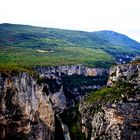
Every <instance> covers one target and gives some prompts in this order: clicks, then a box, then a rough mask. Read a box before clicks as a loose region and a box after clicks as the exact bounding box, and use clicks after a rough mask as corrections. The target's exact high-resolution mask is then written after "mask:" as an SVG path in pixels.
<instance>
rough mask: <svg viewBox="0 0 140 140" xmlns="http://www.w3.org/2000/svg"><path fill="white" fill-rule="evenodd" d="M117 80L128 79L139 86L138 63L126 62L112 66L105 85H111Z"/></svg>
mask: <svg viewBox="0 0 140 140" xmlns="http://www.w3.org/2000/svg"><path fill="white" fill-rule="evenodd" d="M119 81H128V82H129V83H132V84H134V85H137V86H140V64H127V65H118V66H115V67H112V68H111V70H110V77H109V80H108V83H107V85H109V86H112V85H113V84H114V83H116V82H119Z"/></svg>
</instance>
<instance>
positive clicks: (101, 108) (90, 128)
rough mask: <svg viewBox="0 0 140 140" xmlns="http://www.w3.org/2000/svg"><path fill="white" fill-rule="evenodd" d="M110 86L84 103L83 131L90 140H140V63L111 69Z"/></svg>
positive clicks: (86, 98) (82, 113)
mask: <svg viewBox="0 0 140 140" xmlns="http://www.w3.org/2000/svg"><path fill="white" fill-rule="evenodd" d="M107 85H109V86H111V87H106V88H104V89H102V90H100V91H98V92H95V93H93V94H92V95H91V96H90V97H85V98H84V99H83V101H81V103H80V106H79V112H80V116H81V117H80V118H81V122H80V123H81V130H82V132H83V133H85V135H86V138H87V139H90V140H97V139H98V140H138V139H140V64H127V65H118V66H115V67H113V68H111V71H110V77H109V80H108V84H107Z"/></svg>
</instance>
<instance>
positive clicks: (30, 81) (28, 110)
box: [0, 72, 55, 140]
mask: <svg viewBox="0 0 140 140" xmlns="http://www.w3.org/2000/svg"><path fill="white" fill-rule="evenodd" d="M54 125H55V124H54V112H53V110H52V105H51V103H50V101H49V98H48V96H47V95H46V93H44V92H43V86H39V85H38V84H37V81H36V80H35V79H34V78H33V77H32V76H30V75H29V74H27V73H25V72H20V73H18V74H17V75H15V74H14V75H5V74H3V73H1V74H0V139H6V140H7V139H20V140H22V139H27V140H53V139H54Z"/></svg>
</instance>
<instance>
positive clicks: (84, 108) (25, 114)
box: [0, 64, 140, 140]
mask: <svg viewBox="0 0 140 140" xmlns="http://www.w3.org/2000/svg"><path fill="white" fill-rule="evenodd" d="M34 70H35V72H36V73H37V76H31V75H30V74H29V73H27V72H24V71H21V72H17V73H15V72H14V73H8V74H7V73H3V72H1V73H0V139H4V140H5V139H21V140H22V139H27V140H53V139H55V140H57V138H58V137H57V135H56V129H62V128H58V125H57V126H56V117H57V116H58V115H59V116H58V118H57V119H58V121H59V123H60V122H61V121H60V120H62V121H64V123H65V124H66V125H67V126H68V127H69V124H68V121H70V120H66V118H65V119H64V118H63V117H61V113H65V112H69V110H71V109H73V107H74V106H75V105H76V104H77V103H79V105H78V109H77V110H76V111H75V110H74V113H73V114H72V115H73V117H74V116H78V118H77V120H76V121H77V122H76V123H77V124H79V129H80V131H81V133H83V134H84V135H85V138H86V139H91V140H96V139H101V140H105V139H111V140H112V139H114V140H119V139H124V140H126V139H129V138H130V139H132V140H137V139H139V138H140V135H139V134H140V125H139V124H140V123H139V122H140V108H139V107H140V104H139V103H140V94H139V88H140V64H127V65H118V66H114V67H112V68H111V69H110V72H109V70H108V69H104V68H88V67H86V66H84V65H80V64H79V65H70V66H50V67H49V66H48V67H35V68H34ZM108 76H109V78H108ZM107 80H108V82H107ZM81 81H82V83H81ZM121 82H127V83H128V84H130V85H129V87H131V88H130V89H132V90H130V93H127V92H126V91H125V92H123V93H121V94H120V96H119V97H117V98H115V99H114V100H108V99H107V100H105V99H106V96H105V98H103V100H100V99H99V100H94V101H92V102H91V101H90V100H91V99H90V98H91V97H90V96H91V95H90V94H88V93H89V92H91V91H93V90H97V89H98V90H99V89H100V88H102V87H103V88H106V87H105V86H106V83H107V86H108V88H111V87H114V86H115V85H116V84H117V83H121ZM122 85H123V84H122ZM126 85H127V84H126ZM127 86H128V85H127ZM127 86H125V87H127ZM117 88H118V87H116V90H117ZM121 88H122V87H121ZM101 90H102V89H101ZM108 98H109V99H110V98H113V97H112V94H111V95H110V94H109V95H108ZM77 114H78V115H77ZM59 117H60V118H59ZM63 119H64V120H63ZM72 119H73V118H72V117H71V120H72ZM59 126H60V127H61V126H62V125H60V124H59ZM61 132H62V133H63V130H61ZM69 135H70V137H71V139H72V140H74V139H76V137H75V135H74V134H73V137H72V134H71V130H70V134H69ZM77 140H78V139H77Z"/></svg>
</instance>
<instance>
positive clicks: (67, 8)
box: [0, 0, 140, 42]
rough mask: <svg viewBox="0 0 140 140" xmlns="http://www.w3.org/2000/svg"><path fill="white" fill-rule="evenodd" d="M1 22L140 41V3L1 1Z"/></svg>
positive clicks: (135, 0)
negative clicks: (104, 33)
mask: <svg viewBox="0 0 140 140" xmlns="http://www.w3.org/2000/svg"><path fill="white" fill-rule="evenodd" d="M0 23H18V24H29V25H36V26H44V27H56V28H65V29H76V30H84V31H96V30H114V31H117V32H120V33H124V34H126V35H128V36H130V37H132V38H134V39H136V40H137V41H139V42H140V0H0Z"/></svg>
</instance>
